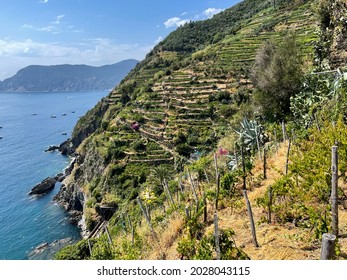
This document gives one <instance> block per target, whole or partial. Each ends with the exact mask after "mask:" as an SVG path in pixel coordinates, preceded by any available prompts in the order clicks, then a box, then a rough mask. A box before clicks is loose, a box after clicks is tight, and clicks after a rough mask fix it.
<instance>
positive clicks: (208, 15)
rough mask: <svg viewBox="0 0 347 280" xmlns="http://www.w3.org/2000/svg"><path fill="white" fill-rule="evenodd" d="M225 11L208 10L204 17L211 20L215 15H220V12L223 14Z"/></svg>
mask: <svg viewBox="0 0 347 280" xmlns="http://www.w3.org/2000/svg"><path fill="white" fill-rule="evenodd" d="M222 11H223V9H217V8H208V9H206V10H205V11H204V12H203V14H204V16H206V17H208V18H211V17H213V16H214V15H215V14H218V13H220V12H222Z"/></svg>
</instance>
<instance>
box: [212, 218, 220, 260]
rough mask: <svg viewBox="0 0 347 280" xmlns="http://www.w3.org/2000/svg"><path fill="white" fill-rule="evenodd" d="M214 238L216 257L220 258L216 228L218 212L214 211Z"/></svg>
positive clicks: (217, 230) (217, 229)
mask: <svg viewBox="0 0 347 280" xmlns="http://www.w3.org/2000/svg"><path fill="white" fill-rule="evenodd" d="M213 218H214V238H215V244H216V258H217V260H220V246H219V228H218V214H217V213H214V216H213Z"/></svg>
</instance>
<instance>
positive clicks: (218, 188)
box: [215, 173, 220, 212]
mask: <svg viewBox="0 0 347 280" xmlns="http://www.w3.org/2000/svg"><path fill="white" fill-rule="evenodd" d="M219 190H220V174H219V173H218V176H217V189H216V202H215V208H216V212H217V211H218V199H219Z"/></svg>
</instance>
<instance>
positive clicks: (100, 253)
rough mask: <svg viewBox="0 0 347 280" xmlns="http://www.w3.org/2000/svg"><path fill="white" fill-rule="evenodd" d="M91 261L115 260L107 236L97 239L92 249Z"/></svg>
mask: <svg viewBox="0 0 347 280" xmlns="http://www.w3.org/2000/svg"><path fill="white" fill-rule="evenodd" d="M90 259H92V260H113V259H115V251H114V249H113V246H112V244H109V242H108V239H107V236H106V235H105V234H104V235H102V236H101V237H99V238H98V240H97V242H96V243H95V244H94V245H93V247H92V255H91V257H90Z"/></svg>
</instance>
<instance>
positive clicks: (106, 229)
mask: <svg viewBox="0 0 347 280" xmlns="http://www.w3.org/2000/svg"><path fill="white" fill-rule="evenodd" d="M105 231H106V234H107V238H108V243H110V245H112V239H111V236H110V233H109V231H108V228H107V225H105Z"/></svg>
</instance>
